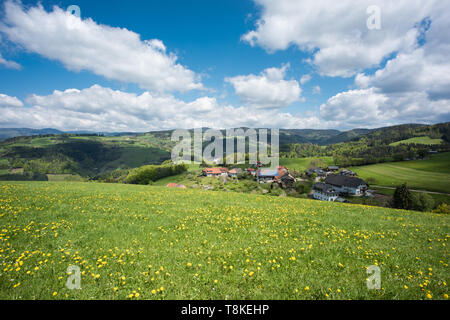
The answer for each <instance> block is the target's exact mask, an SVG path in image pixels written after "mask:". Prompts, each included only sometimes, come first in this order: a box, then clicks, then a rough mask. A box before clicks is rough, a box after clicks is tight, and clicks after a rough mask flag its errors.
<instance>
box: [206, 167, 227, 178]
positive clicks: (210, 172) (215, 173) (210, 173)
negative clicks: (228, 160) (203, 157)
mask: <svg viewBox="0 0 450 320" xmlns="http://www.w3.org/2000/svg"><path fill="white" fill-rule="evenodd" d="M202 173H203V175H204V176H206V177H219V176H222V175H227V174H228V169H227V168H206V169H203V171H202Z"/></svg>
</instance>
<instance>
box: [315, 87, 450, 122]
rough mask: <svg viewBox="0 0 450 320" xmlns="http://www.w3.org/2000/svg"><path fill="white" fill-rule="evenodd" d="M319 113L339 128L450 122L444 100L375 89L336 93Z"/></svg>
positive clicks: (449, 105)
mask: <svg viewBox="0 0 450 320" xmlns="http://www.w3.org/2000/svg"><path fill="white" fill-rule="evenodd" d="M320 116H321V118H323V119H324V120H326V121H329V122H332V123H336V124H339V127H341V128H347V129H350V128H355V127H365V128H376V127H381V126H387V125H393V124H399V123H436V122H441V121H450V104H449V102H448V101H447V100H438V101H431V100H429V99H428V96H427V94H426V93H423V92H412V93H397V94H384V93H382V92H380V90H379V89H376V88H369V89H358V90H350V91H346V92H342V93H339V94H337V95H335V96H334V97H331V98H330V99H328V101H327V102H326V103H324V104H322V105H321V106H320Z"/></svg>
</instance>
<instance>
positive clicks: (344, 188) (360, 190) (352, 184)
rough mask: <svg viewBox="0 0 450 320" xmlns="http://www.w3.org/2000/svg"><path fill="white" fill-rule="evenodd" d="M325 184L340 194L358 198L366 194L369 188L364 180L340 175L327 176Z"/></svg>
mask: <svg viewBox="0 0 450 320" xmlns="http://www.w3.org/2000/svg"><path fill="white" fill-rule="evenodd" d="M325 183H326V184H329V185H331V186H333V188H334V189H335V190H336V191H337V192H339V193H348V194H350V195H356V196H358V195H362V194H364V191H365V190H366V189H367V188H368V185H367V183H366V182H365V181H364V180H362V179H360V178H356V177H350V176H344V175H340V174H331V175H329V176H327V178H326V179H325Z"/></svg>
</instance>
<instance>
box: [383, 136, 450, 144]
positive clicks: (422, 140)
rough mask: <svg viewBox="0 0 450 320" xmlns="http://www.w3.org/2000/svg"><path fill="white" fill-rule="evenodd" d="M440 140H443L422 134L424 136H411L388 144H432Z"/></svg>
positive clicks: (439, 142)
mask: <svg viewBox="0 0 450 320" xmlns="http://www.w3.org/2000/svg"><path fill="white" fill-rule="evenodd" d="M442 142H443V140H442V139H431V138H430V137H428V136H424V137H415V138H411V139H406V140H402V141H397V142H394V143H391V144H390V146H398V145H400V144H413V143H414V144H423V145H429V146H432V145H437V144H441V143H442Z"/></svg>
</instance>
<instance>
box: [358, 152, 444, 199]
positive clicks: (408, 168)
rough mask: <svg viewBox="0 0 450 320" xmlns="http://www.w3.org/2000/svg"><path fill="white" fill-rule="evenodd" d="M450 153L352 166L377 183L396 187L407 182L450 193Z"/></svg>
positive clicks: (416, 186)
mask: <svg viewBox="0 0 450 320" xmlns="http://www.w3.org/2000/svg"><path fill="white" fill-rule="evenodd" d="M449 164H450V153H449V152H447V153H441V154H436V155H433V156H432V157H431V158H430V159H428V160H414V161H402V162H389V163H381V164H374V165H368V166H361V167H352V168H351V170H353V171H355V172H356V173H357V174H358V176H360V177H362V178H363V179H367V178H374V179H375V181H376V183H375V184H376V185H381V186H389V187H395V186H398V185H400V184H402V183H404V182H407V183H408V185H409V186H410V187H411V188H415V189H419V190H428V191H436V192H442V193H450V165H449Z"/></svg>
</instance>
